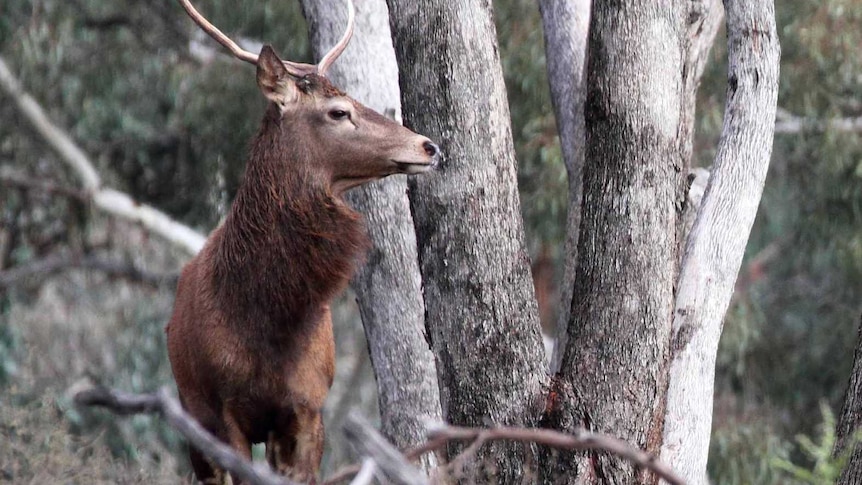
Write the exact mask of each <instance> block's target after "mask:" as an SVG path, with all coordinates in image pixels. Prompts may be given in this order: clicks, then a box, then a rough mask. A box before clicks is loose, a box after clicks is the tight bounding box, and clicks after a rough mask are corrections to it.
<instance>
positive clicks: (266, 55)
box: [257, 44, 298, 109]
mask: <svg viewBox="0 0 862 485" xmlns="http://www.w3.org/2000/svg"><path fill="white" fill-rule="evenodd" d="M257 85H258V87H259V88H260V92H261V93H263V95H264V96H266V97H267V99H269V100H270V101H272V102H274V103H276V104H277V105H279V106H281V107H282V109H283V108H284V107H285V106H286V105H287V104H288V103H292V102H293V101H295V100H296V96H297V94H298V88H297V87H296V83H294V82H293V78H291V76H290V74H288V72H287V69H285V67H284V64H283V63H282V62H281V59H279V58H278V55H276V53H275V51H274V50H273V49H272V46H270V45H268V44H267V45H264V46H263V48H262V49H261V50H260V55H259V56H258V58H257Z"/></svg>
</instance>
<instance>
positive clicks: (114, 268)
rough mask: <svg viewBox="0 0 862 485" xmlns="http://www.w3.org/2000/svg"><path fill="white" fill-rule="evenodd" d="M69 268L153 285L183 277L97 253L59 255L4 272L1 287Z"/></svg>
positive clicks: (156, 285) (0, 275)
mask: <svg viewBox="0 0 862 485" xmlns="http://www.w3.org/2000/svg"><path fill="white" fill-rule="evenodd" d="M66 269H88V270H94V271H99V272H101V273H104V274H106V275H108V276H112V277H120V278H125V279H127V280H130V281H134V282H137V283H143V284H146V285H149V286H152V287H159V286H161V285H166V284H167V285H174V284H176V281H177V278H178V277H179V275H178V274H176V273H168V274H158V273H152V272H149V271H146V270H143V269H141V268H138V267H137V266H135V265H134V264H132V263H129V262H122V261H111V260H108V259H105V258H102V257H99V256H96V255H80V254H71V255H70V254H56V255H51V256H48V257H46V258H42V259H38V260H36V261H33V262H31V263H28V264H25V265H21V266H15V267H13V268H10V269H7V270H2V271H0V289H3V288H8V287H10V286H13V285H15V284H16V283H18V282H20V281H21V280H24V279H27V278H32V277H42V278H45V277H47V276H49V275H52V274H55V273H59V272H60V271H63V270H66Z"/></svg>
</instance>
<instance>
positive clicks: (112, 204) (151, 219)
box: [0, 56, 206, 254]
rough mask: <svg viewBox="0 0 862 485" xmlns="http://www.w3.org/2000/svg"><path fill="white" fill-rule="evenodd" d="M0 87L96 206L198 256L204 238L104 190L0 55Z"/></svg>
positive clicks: (90, 167)
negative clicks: (72, 174)
mask: <svg viewBox="0 0 862 485" xmlns="http://www.w3.org/2000/svg"><path fill="white" fill-rule="evenodd" d="M0 88H2V90H3V91H5V92H6V94H8V95H9V97H11V98H12V100H13V101H14V102H15V105H16V106H17V107H18V109H19V110H20V111H21V113H22V114H23V115H24V116H25V117H26V118H27V120H28V121H30V123H31V124H32V125H33V127H34V128H35V129H36V131H37V132H38V133H39V134H40V135H41V136H42V138H43V139H44V140H45V141H46V142H47V143H48V145H50V146H51V148H52V149H54V151H55V152H56V153H57V154H58V155H59V156H60V158H61V159H62V160H63V161H64V162H66V163H67V164H68V165H69V167H70V168H72V170H73V171H74V172H75V175H76V176H77V177H78V178H79V179H80V180H81V183H82V184H83V186H84V192H85V193H86V194H89V195H90V197H91V199H92V201H93V204H94V205H95V206H96V207H98V208H100V209H102V210H103V211H105V212H108V213H111V214H114V215H117V216H120V217H123V218H125V219H129V220H132V221H134V222H137V223H140V224H141V225H142V226H144V227H146V228H147V229H149V230H150V231H153V232H154V233H156V234H159V235H160V236H162V237H164V238H165V239H167V240H168V241H170V242H172V243H174V244H176V245H178V246H180V247H182V248H183V249H185V250H186V251H188V252H189V253H190V254H197V252H198V251H200V249H201V248H202V247H203V245H204V243H205V242H206V237H205V236H203V235H201V234H200V233H198V232H197V231H195V230H194V229H192V228H190V227H188V226H186V225H184V224H182V223H179V222H177V221H175V220H174V219H172V218H171V217H170V216H168V215H167V214H165V213H163V212H161V211H159V210H157V209H155V208H153V207H151V206H148V205H145V204H139V203H138V202H136V201H134V200H133V199H132V198H131V197H129V196H128V195H127V194H125V193H123V192H119V191H116V190H113V189H110V188H105V187H103V186H102V181H101V178H100V177H99V174H98V172H97V171H96V169H95V168H94V165H93V163H92V162H90V160H89V158H88V157H87V155H86V154H84V152H83V150H81V149H80V148H79V147H78V145H76V144H75V142H74V141H72V139H71V138H70V137H69V136H68V135H67V134H66V133H65V132H64V131H63V130H61V129H60V128H58V127H57V126H55V125H54V124H53V123H52V122H51V120H49V119H48V117H47V115H46V114H45V111H44V110H43V109H42V107H41V106H39V104H38V103H37V102H36V101H35V100H34V99H33V98H32V97H31V96H30V95H29V94H27V93H26V92H25V91H24V90H23V88H22V87H21V83H20V82H18V79H16V78H15V76H13V75H12V72H11V71H10V70H9V68H8V67H7V65H6V61H5V60H4V59H3V57H2V56H0Z"/></svg>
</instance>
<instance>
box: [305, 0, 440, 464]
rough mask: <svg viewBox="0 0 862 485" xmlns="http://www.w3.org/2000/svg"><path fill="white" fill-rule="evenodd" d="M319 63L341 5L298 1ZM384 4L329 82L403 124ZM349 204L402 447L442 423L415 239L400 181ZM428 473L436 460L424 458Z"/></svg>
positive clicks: (360, 24) (381, 376) (385, 406)
mask: <svg viewBox="0 0 862 485" xmlns="http://www.w3.org/2000/svg"><path fill="white" fill-rule="evenodd" d="M302 6H303V12H304V14H305V17H306V19H308V23H309V31H310V36H311V43H312V46H313V48H314V51H315V53H316V55H317V57H318V58H319V57H320V56H321V55H322V53H325V52H326V51H327V50H328V49H329V48H330V47H331V46H332V45H334V44H335V43H336V42H337V40H338V39H339V38H340V37H341V35H342V34H343V32H344V27H345V25H346V21H347V8H346V2H333V1H332V0H302ZM388 19H389V10H388V8H387V6H386V2H385V1H384V0H364V1H362V2H357V5H356V30H355V33H354V36H353V39H352V40H351V43H350V45H349V46H348V48H347V49H346V50H345V51H344V53H343V54H342V56H341V57H340V58H339V59H338V61H336V62H335V64H333V65H332V68H331V69H330V70H329V73H328V77H329V78H330V79H331V80H332V81H333V82H334V83H335V84H336V85H338V86H339V87H341V88H342V89H344V90H345V91H346V92H347V93H348V94H350V95H351V96H352V97H354V98H355V99H356V100H358V101H359V102H361V103H363V104H365V105H366V106H368V107H370V108H372V109H374V110H377V111H379V112H381V113H389V114H390V115H394V116H395V117H396V119H399V120H400V118H401V102H400V99H399V90H398V66H397V64H396V62H395V52H394V50H393V48H392V41H391V36H390V31H389V21H388ZM348 199H349V201H350V202H351V204H352V205H353V206H354V207H355V208H356V209H357V210H359V211H360V212H362V213H363V214H364V215H365V221H366V225H367V227H368V233H369V235H370V237H371V241H372V244H373V247H372V249H371V251H370V253H369V254H368V258H367V262H366V264H365V265H364V266H363V267H362V268H361V269H359V271H358V272H357V274H356V276H355V277H354V280H353V283H352V286H353V289H354V291H355V292H356V294H357V297H358V303H359V309H360V313H361V315H362V322H363V324H364V326H365V333H366V336H367V339H368V346H369V351H370V354H371V361H372V364H373V366H374V371H375V375H376V376H377V386H378V391H379V400H380V415H381V421H382V431H383V433H384V434H385V435H386V436H388V437H389V439H391V440H392V441H393V442H394V444H396V445H397V446H399V447H402V448H403V447H408V446H414V445H416V444H418V443H420V442H422V441H424V439H425V431H426V430H425V424H426V421H427V420H431V421H441V420H442V417H441V410H440V397H439V391H438V387H437V373H436V370H435V364H434V356H433V354H432V353H431V349H430V347H429V346H428V342H427V341H426V338H425V306H424V302H423V300H422V281H421V276H420V273H419V262H418V257H417V252H416V234H415V232H414V229H413V217H412V216H411V213H410V203H409V200H408V199H407V181H406V178H405V176H403V175H399V176H393V177H389V178H387V179H384V180H381V181H379V182H376V183H373V184H370V185H368V186H366V187H361V188H358V189H356V190H353V191H352V192H350V194H348ZM425 460H426V461H425V463H423V465H424V466H425V467H426V468H429V467H432V466H433V465H434V464H435V462H436V460H435V459H434V456H433V455H426V458H425Z"/></svg>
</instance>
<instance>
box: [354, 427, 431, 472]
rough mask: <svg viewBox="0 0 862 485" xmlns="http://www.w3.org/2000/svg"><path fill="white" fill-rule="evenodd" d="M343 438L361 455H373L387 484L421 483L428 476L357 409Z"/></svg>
mask: <svg viewBox="0 0 862 485" xmlns="http://www.w3.org/2000/svg"><path fill="white" fill-rule="evenodd" d="M344 438H345V440H347V442H349V443H350V445H351V446H352V447H353V448H354V449H355V450H356V451H357V454H358V455H360V456H362V457H371V458H373V459H374V462H375V463H376V464H377V468H378V469H379V473H378V475H379V476H380V477H381V478H382V480H383V481H384V482H385V483H392V484H406V485H421V484H425V483H428V477H427V476H426V475H425V474H424V473H422V472H421V471H419V470H418V469H416V468H415V467H414V466H413V465H411V464H410V462H409V461H408V460H407V458H405V456H404V455H402V454H401V452H400V451H398V450H397V449H396V448H395V447H394V446H393V445H392V444H391V443H389V441H388V440H387V439H386V438H384V437H383V436H382V435H381V434H380V433H379V432H377V430H375V429H374V428H373V427H372V426H371V424H370V423H368V421H367V420H365V418H363V417H362V416H360V415H359V414H358V413H357V412H355V411H354V412H351V413H350V414H348V415H347V419H346V420H345V423H344Z"/></svg>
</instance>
